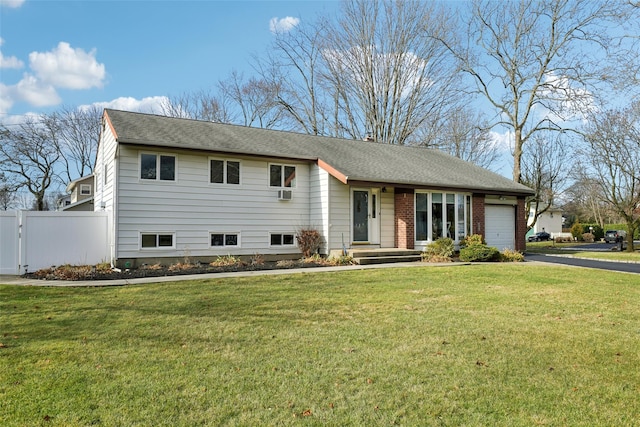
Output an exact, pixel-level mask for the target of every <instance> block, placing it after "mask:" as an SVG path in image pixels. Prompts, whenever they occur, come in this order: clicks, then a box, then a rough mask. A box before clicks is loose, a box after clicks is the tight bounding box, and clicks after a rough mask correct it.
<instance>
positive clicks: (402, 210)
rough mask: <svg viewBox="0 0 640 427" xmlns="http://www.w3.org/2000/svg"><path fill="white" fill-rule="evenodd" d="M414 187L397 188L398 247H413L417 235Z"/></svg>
mask: <svg viewBox="0 0 640 427" xmlns="http://www.w3.org/2000/svg"><path fill="white" fill-rule="evenodd" d="M413 203H414V197H413V190H412V189H405V188H396V189H395V194H394V206H395V218H394V222H395V245H396V248H402V249H413V248H414V241H415V240H414V235H415V223H414V218H415V212H414V206H413Z"/></svg>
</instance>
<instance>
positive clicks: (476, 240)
mask: <svg viewBox="0 0 640 427" xmlns="http://www.w3.org/2000/svg"><path fill="white" fill-rule="evenodd" d="M481 245H486V242H485V241H484V239H483V238H482V236H481V235H479V234H472V235H470V236H466V237H465V238H464V240H462V243H461V244H460V246H462V247H465V248H466V247H469V246H481Z"/></svg>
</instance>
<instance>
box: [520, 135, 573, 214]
mask: <svg viewBox="0 0 640 427" xmlns="http://www.w3.org/2000/svg"><path fill="white" fill-rule="evenodd" d="M522 159H523V163H522V183H523V184H525V185H527V186H529V187H531V188H532V189H533V190H534V191H535V194H534V195H533V196H532V197H529V198H528V199H527V202H526V209H525V211H526V213H527V215H529V212H531V211H532V210H533V212H534V216H533V220H532V221H530V222H529V223H528V226H529V227H533V226H534V225H535V224H536V222H537V221H538V218H540V216H541V215H542V214H544V213H545V212H547V211H548V210H549V209H551V208H552V207H553V206H555V203H556V199H557V198H558V195H559V193H560V192H561V190H562V189H563V186H564V184H565V183H566V180H567V171H568V168H567V167H566V165H567V154H566V144H565V143H564V141H563V140H562V134H555V135H554V133H553V132H545V133H544V134H543V133H541V132H539V133H538V134H537V135H535V137H534V139H533V140H532V141H531V142H530V143H529V144H528V145H527V146H526V147H524V153H523V157H522Z"/></svg>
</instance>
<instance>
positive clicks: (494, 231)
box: [484, 205, 516, 251]
mask: <svg viewBox="0 0 640 427" xmlns="http://www.w3.org/2000/svg"><path fill="white" fill-rule="evenodd" d="M484 212H485V240H486V241H487V245H489V246H494V247H496V248H498V250H500V251H501V250H503V249H514V248H515V246H516V245H515V236H516V208H515V206H504V205H487V206H485V211H484Z"/></svg>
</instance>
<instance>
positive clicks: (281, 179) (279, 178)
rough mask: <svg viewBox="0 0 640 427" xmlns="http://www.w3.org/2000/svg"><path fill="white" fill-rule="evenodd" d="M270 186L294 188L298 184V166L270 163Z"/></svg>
mask: <svg viewBox="0 0 640 427" xmlns="http://www.w3.org/2000/svg"><path fill="white" fill-rule="evenodd" d="M269 186H270V187H286V188H293V187H295V186H296V167H295V166H289V165H275V164H272V165H269Z"/></svg>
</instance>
